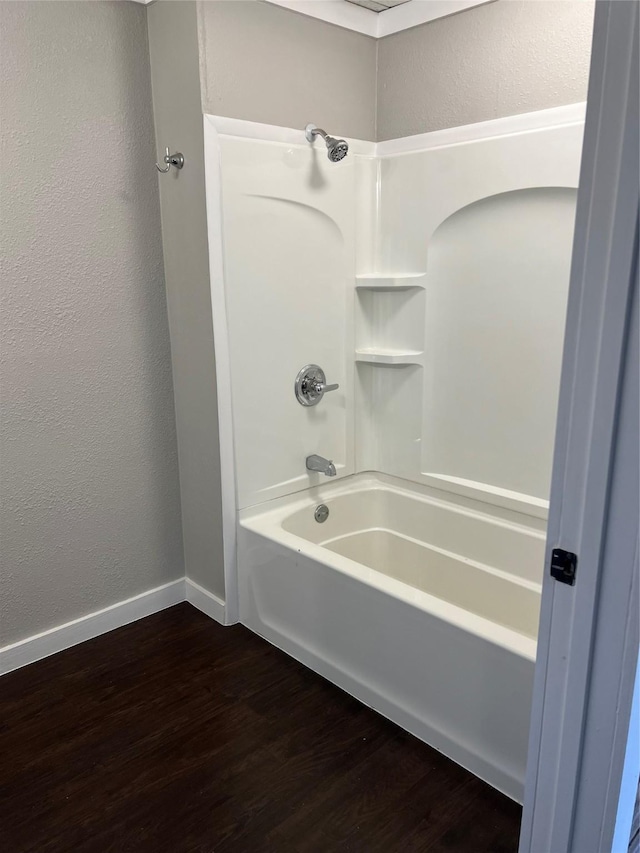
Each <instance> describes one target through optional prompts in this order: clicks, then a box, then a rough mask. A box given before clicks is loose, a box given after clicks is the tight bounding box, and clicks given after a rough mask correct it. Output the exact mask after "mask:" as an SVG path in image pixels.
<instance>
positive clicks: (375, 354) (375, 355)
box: [356, 348, 424, 366]
mask: <svg viewBox="0 0 640 853" xmlns="http://www.w3.org/2000/svg"><path fill="white" fill-rule="evenodd" d="M423 356H424V353H423V352H422V351H421V350H383V349H364V348H363V349H357V350H356V361H360V362H366V363H367V364H380V365H398V366H402V365H409V364H414V365H418V366H422V364H423Z"/></svg>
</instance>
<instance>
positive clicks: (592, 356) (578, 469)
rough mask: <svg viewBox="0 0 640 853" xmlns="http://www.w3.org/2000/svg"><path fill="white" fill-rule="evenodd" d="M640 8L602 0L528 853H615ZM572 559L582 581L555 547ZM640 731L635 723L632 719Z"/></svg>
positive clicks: (629, 545)
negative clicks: (560, 561)
mask: <svg viewBox="0 0 640 853" xmlns="http://www.w3.org/2000/svg"><path fill="white" fill-rule="evenodd" d="M638 19H639V6H638V3H637V2H635V0H630V1H628V0H627V2H620V0H597V3H596V18H595V29H594V42H593V55H592V61H591V79H590V85H589V98H588V105H587V120H586V129H585V141H584V148H583V161H582V172H581V180H580V189H579V193H578V209H577V219H576V232H575V239H574V252H573V260H572V270H571V285H570V293H569V308H568V318H567V329H566V340H565V349H564V360H563V375H562V382H561V391H560V405H559V414H558V426H557V434H556V447H555V459H554V470H553V481H552V490H551V507H550V516H549V535H548V546H547V547H548V553H547V563H546V565H547V569H546V576H545V580H544V586H543V601H542V615H541V622H540V633H539V645H538V661H537V665H536V680H535V686H534V700H533V708H532V723H531V736H530V747H529V761H528V767H527V783H526V789H525V806H524V814H523V823H522V832H521V841H520V853H568V851H573V852H574V853H596V851H598V853H601V851H609V850H611V844H612V839H613V832H614V826H615V820H616V812H617V805H618V795H619V790H620V779H621V775H622V767H623V763H624V753H625V746H626V742H627V735H628V731H629V719H630V713H631V701H632V694H633V683H634V676H635V671H636V661H637V657H638V623H639V615H638V613H639V609H640V608H639V590H638V524H639V517H640V504H639V492H640V486H639V470H640V461H639V444H640V439H639V425H638V418H639V415H638V409H639V403H638V389H639V385H640V377H639V360H640V356H639V354H638V334H639V333H638V205H639V185H640V177H639V161H640V155H639V141H638V137H639V126H640V116H639V109H638V103H639V92H638V76H639V70H638V69H639V60H638V44H639V41H640V38H639V32H638ZM554 548H560V549H564V550H565V551H567V552H572V553H574V554H576V555H577V569H576V576H575V583H574V585H568V584H566V583H564V582H560V581H558V580H554V579H553V578H552V577H551V576H550V573H549V568H550V562H551V551H552V549H554ZM636 724H637V723H636Z"/></svg>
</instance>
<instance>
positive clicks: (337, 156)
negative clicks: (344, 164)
mask: <svg viewBox="0 0 640 853" xmlns="http://www.w3.org/2000/svg"><path fill="white" fill-rule="evenodd" d="M304 135H305V137H306V139H307V142H311V143H313V141H314V140H315V138H316V136H321V137H322V138H323V139H324V142H325V145H326V146H327V157H328V158H329V160H331V162H332V163H338V162H339V161H340V160H342V159H343V158H344V157H346V156H347V153H348V151H349V144H348V143H347V142H345V140H344V139H335V138H334V137H333V136H329V134H328V133H325V131H324V130H323V129H322V128H321V127H316V126H315V124H308V125H307V126H306V127H305V129H304Z"/></svg>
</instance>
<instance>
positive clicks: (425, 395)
mask: <svg viewBox="0 0 640 853" xmlns="http://www.w3.org/2000/svg"><path fill="white" fill-rule="evenodd" d="M534 115H535V114H534ZM538 115H539V120H540V122H544V120H545V116H547V117H548V119H549V120H550V121H554V120H555V121H556V122H557V120H558V118H559V117H560V119H561V120H562V117H564V116H567V117H572V116H573V119H572V120H569V121H568V122H567V123H565V124H564V125H563V126H559V127H557V126H556V127H553V126H551V127H547V128H544V127H538V128H535V129H531V130H523V131H521V132H516V133H513V132H509V130H508V121H509V120H499V121H497V122H487V123H485V124H479V125H476V126H471V127H470V128H468V129H467V132H469V131H473V130H474V129H475V135H476V138H475V139H473V138H470V139H467V140H466V141H462V142H458V141H457V140H456V139H455V135H454V134H455V132H454V131H445V132H443V133H442V134H438V133H433V134H425V135H424V136H422V137H415V138H414V140H413V144H414V145H415V147H416V148H419V147H420V146H428V147H427V150H416V151H414V152H413V153H400V154H393V153H389V154H386V155H385V154H383V156H382V157H381V160H380V164H381V174H380V186H381V203H380V217H379V235H378V238H377V241H376V244H377V246H378V263H379V269H378V275H380V276H384V275H388V276H398V274H399V272H401V271H403V270H404V271H406V272H413V273H415V272H416V271H422V272H423V273H424V277H423V278H422V279H405V280H404V282H405V283H406V284H408V283H410V282H412V281H419V282H420V286H419V287H415V288H413V289H408V290H406V291H403V292H398V293H394V292H387V293H381V292H379V291H372V292H370V293H367V294H366V300H369V302H367V301H366V300H365V299H363V298H361V299H360V308H361V311H362V312H363V313H364V314H366V315H368V316H369V317H370V318H371V317H374V318H375V319H374V322H375V323H376V324H377V325H378V326H380V325H384V323H385V319H384V318H386V322H387V323H388V326H387V332H386V333H387V335H388V338H387V340H388V341H389V342H390V346H391V347H392V348H393V349H395V350H399V349H400V348H401V347H402V344H403V343H404V344H405V347H406V352H407V354H408V355H407V358H406V362H407V364H408V365H414V366H408V367H406V368H404V369H400V368H398V367H396V368H394V369H386V370H385V369H384V368H383V367H380V368H377V375H376V377H375V378H374V379H373V380H371V379H370V378H369V377H366V379H365V381H368V382H370V388H371V392H370V396H371V399H370V400H369V405H368V407H367V409H366V411H364V410H363V411H362V413H361V416H360V417H359V419H358V424H357V435H358V437H359V436H360V435H361V434H364V433H367V432H369V433H373V434H374V435H375V442H372V440H371V439H369V440H367V439H364V440H363V442H362V447H363V448H365V449H368V448H370V447H371V446H372V444H373V443H375V450H376V452H375V456H374V457H373V458H372V457H371V455H370V453H369V455H368V456H367V457H365V458H363V457H362V456H358V455H357V469H358V470H370V469H373V470H377V471H382V472H385V473H387V474H391V475H395V476H398V477H402V478H404V479H407V480H412V481H414V482H418V483H423V484H427V485H432V486H435V487H437V488H442V489H445V490H447V491H453V492H457V493H459V494H461V495H466V496H468V497H472V498H475V499H477V500H485V501H486V502H487V503H488V504H489V505H494V504H499V505H502V506H506V507H510V508H512V509H515V510H518V511H522V512H526V513H531V514H534V515H538V516H543V517H544V516H545V515H546V509H547V499H548V493H549V485H550V474H551V461H552V453H553V438H554V430H555V418H556V405H557V396H558V389H559V381H560V365H561V356H562V343H563V335H564V320H565V312H566V301H567V293H568V285H569V267H570V261H571V247H572V238H573V225H574V216H575V199H576V192H577V186H578V173H579V164H580V150H581V143H582V128H583V125H582V120H581V119H580V118H579V111H577V110H574V111H573V112H572V111H571V110H569V111H567V110H560V111H558V110H549V111H545V112H544V113H540V114H538ZM505 125H506V128H505V131H506V132H504V131H503V132H502V133H499V134H498V135H492V136H491V138H486V136H485V134H486V135H489V133H495V131H496V129H498V130H499V129H500V127H501V126H502V127H505ZM452 136H453V139H452ZM483 137H484V138H483ZM402 144H403V145H405V146H407V147H408V146H409V145H410V144H411V141H410V140H402ZM379 148H380V150H381V151H382V152H384V151H385V149H386V150H389V148H391V149H393V143H391V144H387V143H385V144H383V145H381V146H379ZM408 214H409V215H408ZM398 281H399V279H398V278H395V279H394V282H398ZM400 281H402V280H400ZM359 292H360V291H359ZM382 300H386V304H383V302H382ZM376 311H378V312H379V315H378V316H377V317H376V314H375V312H376ZM409 318H410V319H409ZM421 323H422V331H421V332H419V331H418V328H419V327H420V324H421ZM377 334H378V335H383V334H384V333H383V332H380V331H378V332H377ZM403 334H404V335H405V337H404V338H403V337H402V336H403ZM382 340H383V341H384V340H385V339H384V337H383V338H382ZM411 353H414V356H413V357H411V355H410V354H411ZM415 365H419V366H415ZM371 370H372V368H370V367H368V368H367V371H368V372H370V371H371ZM378 374H379V375H378ZM359 414H360V413H359ZM359 446H360V443H359V441H357V443H356V447H359Z"/></svg>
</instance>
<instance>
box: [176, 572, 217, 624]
mask: <svg viewBox="0 0 640 853" xmlns="http://www.w3.org/2000/svg"><path fill="white" fill-rule="evenodd" d="M185 597H186V600H187V601H188V602H189V604H192V605H193V606H194V607H196V608H197V609H198V610H201V611H202V612H203V613H205V614H206V615H207V616H210V617H211V619H215V620H216V622H219V623H220V624H221V625H226V624H227V621H226V618H225V605H224V601H222V599H221V598H218V596H217V595H214V594H213V593H212V592H207V590H206V589H203V588H202V587H201V586H200V585H199V584H197V583H196V582H195V581H192V580H189V578H185Z"/></svg>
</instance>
